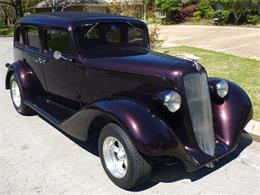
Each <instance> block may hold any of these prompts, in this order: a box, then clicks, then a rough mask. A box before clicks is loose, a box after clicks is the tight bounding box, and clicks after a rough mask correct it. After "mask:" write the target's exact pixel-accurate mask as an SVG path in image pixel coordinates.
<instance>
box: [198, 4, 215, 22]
mask: <svg viewBox="0 0 260 195" xmlns="http://www.w3.org/2000/svg"><path fill="white" fill-rule="evenodd" d="M199 11H200V12H201V17H202V18H207V19H211V18H214V16H215V11H214V9H213V7H212V6H211V4H210V1H209V0H201V1H200V3H199Z"/></svg>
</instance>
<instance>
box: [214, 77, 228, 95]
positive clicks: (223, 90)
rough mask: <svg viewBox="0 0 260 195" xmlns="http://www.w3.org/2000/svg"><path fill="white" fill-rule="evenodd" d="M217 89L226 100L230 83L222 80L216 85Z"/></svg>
mask: <svg viewBox="0 0 260 195" xmlns="http://www.w3.org/2000/svg"><path fill="white" fill-rule="evenodd" d="M216 89H217V93H218V95H219V97H221V98H224V97H225V96H226V95H227V93H228V83H227V81H225V80H221V81H219V82H218V83H217V84H216Z"/></svg>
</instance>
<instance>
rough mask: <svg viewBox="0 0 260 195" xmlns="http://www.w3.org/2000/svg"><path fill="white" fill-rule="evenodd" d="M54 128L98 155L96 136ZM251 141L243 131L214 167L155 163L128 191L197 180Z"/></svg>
mask: <svg viewBox="0 0 260 195" xmlns="http://www.w3.org/2000/svg"><path fill="white" fill-rule="evenodd" d="M41 118H42V117H41ZM42 119H43V120H45V119H44V118H42ZM45 121H46V120H45ZM46 122H48V121H46ZM48 123H49V122H48ZM49 124H50V123H49ZM50 125H52V124H50ZM52 126H53V125H52ZM53 127H55V126H53ZM55 128H56V129H57V130H58V131H60V132H61V133H62V134H64V135H65V136H66V137H68V138H69V139H70V140H72V141H73V142H74V143H75V144H77V145H79V146H80V147H81V148H83V149H85V150H86V151H87V152H89V153H91V154H93V155H95V156H97V157H98V156H99V155H98V147H97V146H98V138H97V137H93V138H90V139H89V140H88V141H87V142H83V141H80V140H78V139H76V138H74V137H72V136H70V135H69V134H67V133H66V132H64V131H63V130H61V129H59V128H57V127H55ZM251 143H252V138H251V136H250V135H249V134H247V133H243V134H242V137H241V140H240V144H239V145H238V147H237V149H236V150H235V151H233V152H232V153H231V154H229V155H227V156H226V157H224V158H222V159H220V160H219V161H218V162H217V163H215V166H214V168H207V167H204V168H201V169H199V170H197V171H195V172H192V173H188V172H186V171H185V168H184V166H183V164H182V163H179V164H176V165H174V166H166V165H165V164H163V163H158V164H155V165H154V166H153V171H152V176H151V179H150V180H149V181H147V182H146V183H144V184H142V185H140V186H138V187H136V188H134V189H132V190H130V191H133V192H138V191H144V190H146V189H149V188H151V187H153V186H155V185H157V184H159V183H161V182H164V183H171V182H175V181H179V180H183V179H190V181H191V182H193V181H197V180H199V179H201V178H203V177H205V176H207V175H209V174H210V173H212V172H214V171H217V170H218V169H219V168H221V167H223V166H225V165H226V164H228V163H229V162H231V161H233V160H234V159H236V158H237V157H238V156H239V155H240V153H241V152H242V151H243V150H244V149H245V148H246V147H247V146H249V145H250V144H251Z"/></svg>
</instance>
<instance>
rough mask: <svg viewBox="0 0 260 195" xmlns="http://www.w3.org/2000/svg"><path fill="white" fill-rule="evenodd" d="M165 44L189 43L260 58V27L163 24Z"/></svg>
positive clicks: (161, 33)
mask: <svg viewBox="0 0 260 195" xmlns="http://www.w3.org/2000/svg"><path fill="white" fill-rule="evenodd" d="M160 37H161V38H162V39H163V40H165V42H164V44H163V46H164V47H171V46H176V45H189V46H194V47H199V48H204V49H210V50H215V51H221V52H225V53H230V54H234V55H237V56H243V57H250V58H257V59H260V49H259V48H260V28H245V27H223V26H199V25H169V26H161V31H160Z"/></svg>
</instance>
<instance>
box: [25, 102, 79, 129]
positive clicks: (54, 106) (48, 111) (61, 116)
mask: <svg viewBox="0 0 260 195" xmlns="http://www.w3.org/2000/svg"><path fill="white" fill-rule="evenodd" d="M24 103H25V104H26V105H27V106H29V107H30V108H32V109H33V110H35V111H36V112H37V113H38V114H40V115H41V116H43V117H44V118H46V119H47V120H49V121H50V122H51V123H54V124H55V125H60V124H61V123H62V122H64V121H65V120H67V119H68V118H70V117H71V116H72V115H74V114H75V113H76V111H75V110H72V109H70V108H68V107H66V106H64V105H61V104H58V103H56V102H54V101H51V100H49V99H45V98H42V97H36V98H32V99H28V100H26V101H25V102H24Z"/></svg>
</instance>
